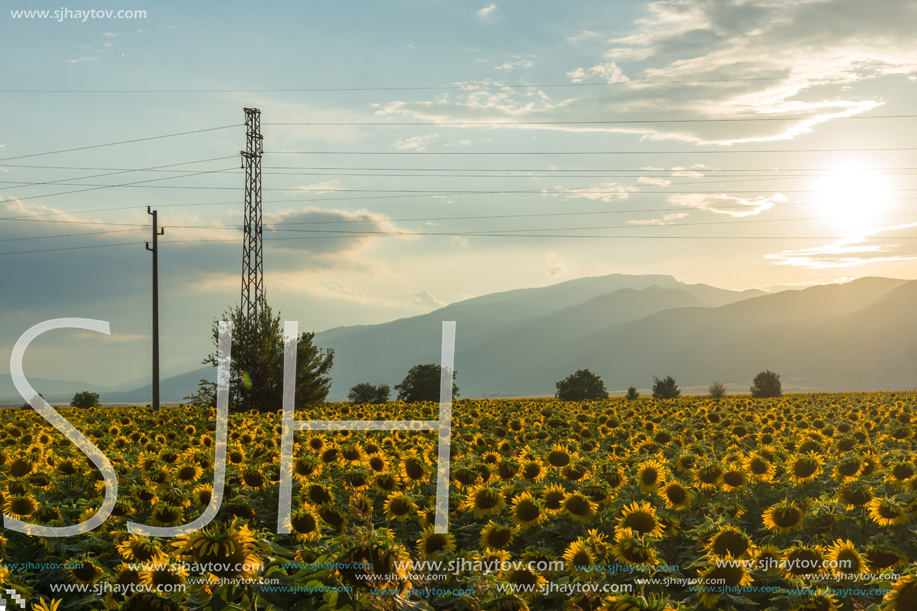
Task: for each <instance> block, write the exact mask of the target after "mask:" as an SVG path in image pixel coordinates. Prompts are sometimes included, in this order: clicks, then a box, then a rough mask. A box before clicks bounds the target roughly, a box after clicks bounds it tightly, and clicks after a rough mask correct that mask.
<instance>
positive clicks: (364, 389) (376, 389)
mask: <svg viewBox="0 0 917 611" xmlns="http://www.w3.org/2000/svg"><path fill="white" fill-rule="evenodd" d="M391 393H392V389H391V388H389V385H388V384H379V385H378V386H373V385H372V384H370V383H369V382H360V383H359V384H356V385H354V387H353V388H351V389H350V392H349V393H348V394H347V400H348V401H350V402H351V403H385V402H386V401H388V400H389V396H390V395H391Z"/></svg>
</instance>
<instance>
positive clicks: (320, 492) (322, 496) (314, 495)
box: [303, 484, 334, 505]
mask: <svg viewBox="0 0 917 611" xmlns="http://www.w3.org/2000/svg"><path fill="white" fill-rule="evenodd" d="M304 493H305V494H304V495H303V496H305V500H306V501H307V502H309V503H312V504H313V505H325V504H327V503H334V493H333V492H332V491H331V490H330V489H328V488H327V487H325V486H323V485H321V484H312V485H310V486H309V487H308V488H306V489H305V490H304Z"/></svg>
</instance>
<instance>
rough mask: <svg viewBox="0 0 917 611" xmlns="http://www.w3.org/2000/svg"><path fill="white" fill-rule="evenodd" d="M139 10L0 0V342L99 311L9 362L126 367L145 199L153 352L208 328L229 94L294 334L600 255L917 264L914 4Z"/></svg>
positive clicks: (181, 354) (203, 348)
mask: <svg viewBox="0 0 917 611" xmlns="http://www.w3.org/2000/svg"><path fill="white" fill-rule="evenodd" d="M148 4H149V6H143V5H142V3H137V4H136V6H130V7H128V6H126V5H124V4H123V3H120V2H119V3H115V2H104V1H101V2H94V3H93V6H92V7H87V8H96V9H115V10H117V9H124V8H132V9H145V10H147V11H148V16H147V18H146V19H142V20H104V19H94V20H89V21H87V22H82V21H73V22H65V23H58V22H57V21H54V20H38V19H31V20H27V19H13V18H12V16H11V15H10V13H9V11H8V10H7V12H6V13H4V14H0V19H2V20H3V22H4V25H5V27H4V36H3V38H2V40H0V48H2V50H3V52H4V57H6V58H15V60H10V61H6V62H5V64H4V76H5V78H4V80H3V84H2V86H0V90H2V92H0V100H2V104H3V109H4V117H5V120H4V129H3V130H2V132H0V207H2V208H3V214H2V216H3V217H6V218H5V219H3V220H0V262H2V264H3V267H2V269H3V274H4V276H3V277H4V279H5V282H4V291H3V293H2V294H3V297H2V299H3V307H2V309H0V321H2V322H0V345H2V346H3V347H4V350H3V352H4V353H5V354H7V355H8V354H9V351H10V349H11V347H12V344H13V342H14V341H15V339H16V338H17V337H18V336H19V335H20V334H21V333H22V332H24V331H25V330H26V329H28V328H29V327H30V326H32V325H34V324H36V323H38V322H41V321H43V320H47V319H50V318H59V317H72V316H81V317H87V318H96V319H102V320H108V321H110V322H111V328H112V336H111V337H108V338H99V337H92V336H86V335H84V334H78V333H73V334H71V335H69V336H67V334H66V333H63V332H61V333H59V334H58V335H56V336H55V337H53V338H52V337H48V338H42V339H40V340H38V341H36V343H35V344H34V347H33V348H32V349H31V350H30V353H29V356H28V359H27V361H26V373H27V374H29V375H32V376H36V377H49V378H58V379H85V380H89V381H93V382H97V383H102V384H106V383H108V384H115V383H118V382H121V381H123V380H126V379H129V378H133V377H139V376H142V375H144V374H145V373H146V372H147V371H148V368H149V362H150V361H149V359H150V357H149V326H150V323H149V320H150V278H149V270H150V257H149V253H147V252H146V251H145V250H144V246H143V241H144V240H147V239H149V229H148V223H149V217H148V215H147V214H146V206H147V205H150V206H152V207H153V208H156V209H158V210H159V218H160V222H161V224H162V225H164V226H165V227H166V234H165V236H163V238H162V240H161V254H160V259H161V271H160V274H161V281H160V282H161V291H162V304H161V316H162V354H163V366H164V368H165V369H169V368H173V369H175V370H178V369H181V370H188V369H190V365H189V363H190V364H194V363H198V362H199V361H200V359H201V358H202V357H203V356H204V354H205V353H206V352H207V351H208V350H209V349H210V325H211V322H212V320H213V318H214V316H216V315H218V314H219V313H220V312H222V311H224V310H225V309H227V308H228V307H229V306H230V305H232V304H233V303H235V302H236V301H237V300H238V298H239V289H240V278H239V274H240V270H241V260H240V259H241V231H240V228H239V226H240V223H241V220H242V185H243V177H242V174H241V171H240V169H239V156H238V151H239V150H240V149H241V148H242V147H243V146H244V129H243V128H242V127H241V126H239V125H238V124H241V123H242V121H243V112H242V108H243V107H257V108H260V109H261V111H262V121H263V123H264V125H263V129H262V132H263V134H264V138H265V139H264V147H265V151H266V154H265V156H264V161H263V168H264V202H265V203H264V221H265V233H264V237H265V271H266V285H267V288H268V295H269V296H270V298H271V301H272V303H274V305H275V306H276V307H277V308H279V309H280V310H281V312H282V313H283V316H284V318H285V319H288V320H298V321H299V324H300V328H302V329H313V330H322V329H327V328H331V327H335V326H340V325H350V324H369V323H378V322H383V321H387V320H392V319H395V318H400V317H406V316H413V315H417V314H421V313H425V312H429V311H431V310H433V309H435V308H437V307H440V306H442V305H445V304H448V303H452V302H455V301H459V300H462V299H466V298H469V297H472V296H476V295H481V294H485V293H490V292H495V291H500V290H507V289H511V288H518V287H528V286H545V285H548V284H553V283H556V282H561V281H564V280H569V279H573V278H578V277H583V276H597V275H603V274H610V273H630V274H643V273H655V274H669V275H672V276H675V277H676V278H678V279H679V280H682V281H685V282H692V283H695V282H703V283H708V284H712V285H716V286H720V287H723V288H732V289H746V288H752V287H772V286H796V287H804V286H807V285H810V284H815V283H823V282H831V281H835V280H838V279H850V278H857V277H861V276H888V277H898V278H915V277H917V274H915V271H914V270H915V268H914V259H915V257H917V240H914V239H913V238H914V236H917V212H915V208H914V198H915V191H914V188H915V183H914V180H913V174H914V172H915V169H917V165H915V160H917V150H912V147H913V138H912V137H911V135H912V134H913V133H914V130H915V127H917V115H915V114H913V113H914V110H913V109H914V108H917V105H915V104H914V102H915V97H917V96H915V86H917V80H915V79H917V45H915V44H914V42H913V31H912V29H913V28H912V26H913V24H914V23H915V22H917V15H915V12H917V9H915V6H914V4H913V3H911V2H906V1H904V0H889V1H887V2H883V3H882V4H881V5H880V7H879V8H877V5H869V4H868V3H863V2H858V1H853V0H808V1H798V0H794V1H792V2H789V1H787V2H784V1H773V2H742V1H737V0H735V1H704V2H701V1H694V0H671V1H660V2H652V3H639V2H623V1H618V2H614V1H612V2H578V3H557V2H548V1H525V2H522V1H515V2H496V3H484V2H482V3H480V4H479V5H475V4H473V3H467V2H373V3H353V2H326V3H296V4H292V3H289V4H288V3H279V2H266V3H259V4H258V5H252V4H250V3H241V2H221V3H216V2H195V3H183V2H156V3H155V4H154V3H148ZM7 8H9V9H51V10H55V9H58V8H60V6H53V5H51V4H47V5H43V4H42V3H41V2H34V1H31V0H30V1H22V2H19V5H15V3H14V5H9V6H8V7H7ZM70 8H78V7H70ZM79 8H82V7H79ZM5 10H6V9H5ZM293 124H295V125H293ZM233 125H235V126H236V127H231V128H227V129H218V130H214V131H207V132H202V133H196V134H189V135H185V136H176V137H169V138H161V139H156V140H147V141H143V142H137V143H132V144H123V145H118V146H110V147H100V148H93V149H89V150H82V151H72V152H63V153H57V154H53V155H38V156H32V155H34V154H36V153H45V152H49V151H59V150H62V149H72V148H78V147H85V146H89V145H95V144H102V143H109V142H118V141H123V140H131V139H135V138H146V137H150V136H159V135H165V134H174V133H178V132H188V131H194V130H201V129H205V128H218V127H224V126H233ZM505 153H512V154H505ZM174 164H183V165H174ZM170 165H171V167H166V166H170ZM141 169H142V170H141ZM138 170H140V171H138ZM125 183H135V184H131V185H126V184H125ZM111 185H123V186H115V187H112V186H111ZM115 208H120V209H115ZM11 217H16V218H15V219H12V218H11ZM48 221H66V222H48ZM488 233H489V234H490V235H482V234H488ZM72 234H85V235H72ZM122 243H126V244H122ZM116 244H117V245H116ZM84 246H85V247H92V248H81V249H75V250H60V251H57V250H55V251H51V252H28V253H24V252H23V253H22V254H4V253H16V252H22V251H37V250H44V249H55V248H70V247H84ZM96 247H98V248H96ZM458 341H461V330H459V335H458ZM74 355H78V357H75V356H74ZM5 365H6V364H5V362H4V365H0V367H2V368H3V370H6V366H5Z"/></svg>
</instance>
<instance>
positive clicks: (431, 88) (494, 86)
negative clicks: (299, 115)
mask: <svg viewBox="0 0 917 611" xmlns="http://www.w3.org/2000/svg"><path fill="white" fill-rule="evenodd" d="M785 79H786V77H785V76H773V77H749V78H720V79H678V80H667V81H663V80H655V81H654V80H649V79H647V80H640V81H627V82H621V83H541V84H512V85H510V84H503V83H474V84H468V83H465V84H453V85H427V86H415V87H300V88H274V89H0V93H330V92H343V91H438V90H448V89H461V90H476V89H538V88H547V87H624V86H638V85H682V84H692V83H733V82H735V83H740V82H749V81H780V80H785Z"/></svg>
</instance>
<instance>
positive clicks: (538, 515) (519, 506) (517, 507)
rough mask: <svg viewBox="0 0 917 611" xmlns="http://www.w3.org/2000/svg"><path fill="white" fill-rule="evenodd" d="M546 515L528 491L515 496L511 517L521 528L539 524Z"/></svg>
mask: <svg viewBox="0 0 917 611" xmlns="http://www.w3.org/2000/svg"><path fill="white" fill-rule="evenodd" d="M545 517H546V516H545V514H544V513H543V512H542V511H541V508H540V507H539V506H538V503H537V502H536V501H535V499H534V498H533V497H532V495H531V494H529V493H528V492H523V493H521V494H518V495H516V497H515V498H513V504H512V508H511V509H510V519H511V520H512V521H513V524H515V525H516V526H518V527H519V528H521V529H523V530H527V529H529V528H533V527H535V526H538V524H540V523H541V522H542V521H543V520H544V519H545Z"/></svg>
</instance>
